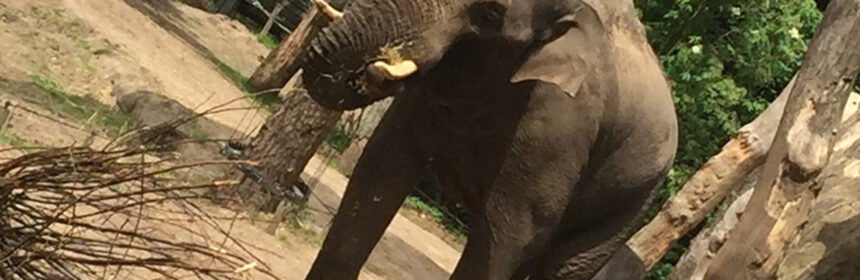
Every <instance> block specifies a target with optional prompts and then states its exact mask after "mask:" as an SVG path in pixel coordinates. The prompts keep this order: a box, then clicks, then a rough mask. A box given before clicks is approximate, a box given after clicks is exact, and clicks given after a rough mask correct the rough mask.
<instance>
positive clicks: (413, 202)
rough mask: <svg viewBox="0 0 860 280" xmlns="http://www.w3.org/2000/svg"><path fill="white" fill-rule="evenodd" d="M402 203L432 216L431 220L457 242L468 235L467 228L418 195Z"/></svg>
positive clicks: (463, 240)
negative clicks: (443, 228) (442, 227)
mask: <svg viewBox="0 0 860 280" xmlns="http://www.w3.org/2000/svg"><path fill="white" fill-rule="evenodd" d="M403 205H404V206H406V207H409V208H412V209H415V210H417V211H419V212H423V213H425V214H427V215H428V216H430V217H432V218H433V221H435V222H436V223H438V224H440V225H442V226H444V227H445V229H447V230H448V232H450V233H451V234H452V235H454V237H455V238H456V239H457V241H459V242H465V240H466V238H467V236H468V234H469V233H468V229H466V228H462V226H460V225H459V224H457V223H456V222H453V221H451V219H450V218H448V217H447V216H446V215H445V213H444V212H442V210H439V208H436V207H434V206H433V205H430V204H427V203H426V202H424V201H423V200H421V199H420V198H418V197H415V196H410V197H407V198H406V201H404V202H403Z"/></svg>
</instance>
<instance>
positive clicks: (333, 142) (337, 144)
mask: <svg viewBox="0 0 860 280" xmlns="http://www.w3.org/2000/svg"><path fill="white" fill-rule="evenodd" d="M353 137H354V135H351V134H349V133H348V132H347V131H346V128H345V127H344V126H343V125H342V124H338V125H337V126H336V127H335V129H334V130H332V131H331V132H329V134H328V135H327V136H326V137H325V143H326V144H327V145H329V147H332V149H335V150H336V151H337V152H338V153H343V151H344V150H346V148H347V147H349V144H350V143H351V142H352V138H353Z"/></svg>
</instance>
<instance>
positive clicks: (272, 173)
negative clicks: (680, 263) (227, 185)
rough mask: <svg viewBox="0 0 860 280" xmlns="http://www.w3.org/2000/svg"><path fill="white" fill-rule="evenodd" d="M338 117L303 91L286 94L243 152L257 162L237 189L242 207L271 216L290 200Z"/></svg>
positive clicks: (337, 113) (335, 112) (338, 114)
mask: <svg viewBox="0 0 860 280" xmlns="http://www.w3.org/2000/svg"><path fill="white" fill-rule="evenodd" d="M340 115H341V112H340V111H332V110H328V109H325V108H323V107H321V106H319V105H318V104H317V103H316V102H314V101H313V99H311V97H310V96H309V95H308V94H307V92H305V91H304V90H296V92H294V93H292V94H288V95H287V96H286V101H284V104H283V105H282V106H280V107H279V108H278V110H277V111H276V112H275V113H274V114H272V115H271V116H270V117H269V118H268V119H267V120H266V122H265V123H264V124H263V126H262V128H260V132H259V133H258V134H257V136H255V137H254V138H253V139H252V140H251V143H250V145H249V146H248V148H247V151H246V152H245V155H246V158H247V159H248V160H251V161H255V162H257V166H256V167H250V168H251V169H252V171H251V172H252V174H251V176H246V178H245V180H243V182H242V183H241V184H240V185H239V193H240V195H241V197H242V198H243V200H244V202H245V204H246V205H247V206H251V207H254V208H256V209H262V210H264V211H269V212H270V211H272V210H274V209H273V208H274V207H276V206H277V205H278V203H279V202H280V201H281V200H283V198H289V197H292V195H290V192H291V191H292V188H293V186H294V184H295V183H296V181H297V180H298V179H299V175H301V173H302V171H303V170H304V168H305V165H307V163H308V161H309V160H310V159H311V157H313V155H314V153H315V152H316V150H317V148H318V147H319V145H320V144H322V142H323V140H324V139H325V137H326V135H327V133H328V132H329V131H331V128H332V127H334V125H335V123H336V122H337V120H338V119H340ZM260 187H262V189H263V190H264V191H260Z"/></svg>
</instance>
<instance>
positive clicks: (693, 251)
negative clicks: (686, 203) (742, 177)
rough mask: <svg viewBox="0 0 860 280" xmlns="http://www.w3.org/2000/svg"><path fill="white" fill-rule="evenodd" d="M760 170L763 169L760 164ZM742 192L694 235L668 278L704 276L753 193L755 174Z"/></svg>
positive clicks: (689, 279)
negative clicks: (711, 221)
mask: <svg viewBox="0 0 860 280" xmlns="http://www.w3.org/2000/svg"><path fill="white" fill-rule="evenodd" d="M759 170H761V169H760V168H759ZM760 173H761V172H754V173H753V174H750V177H757V176H758V174H760ZM749 179H752V180H751V181H750V182H749V184H745V185H744V188H742V189H741V190H739V191H740V192H739V194H738V195H736V196H734V197H729V198H727V201H726V202H727V203H726V204H725V207H723V209H721V210H720V211H717V213H715V216H716V217H717V218H715V220H714V221H713V223H711V224H710V225H709V226H708V227H707V228H705V229H703V230H702V232H701V233H699V235H697V236H696V237H695V238H693V241H692V242H690V246H689V247H687V252H686V253H684V255H683V256H681V259H680V260H678V263H677V264H675V269H674V270H672V273H671V274H669V277H668V278H667V279H668V280H704V279H705V278H704V277H705V272H706V271H707V269H708V266H709V264H710V263H711V261H713V259H714V255H716V253H717V252H718V251H719V250H720V248H721V247H722V245H723V244H724V243H725V242H726V238H728V233H729V231H731V230H732V229H733V228H735V225H737V223H738V218H739V217H740V215H741V214H743V212H744V208H746V206H747V203H748V202H749V199H750V196H752V192H753V188H752V187H753V185H754V184H755V178H749Z"/></svg>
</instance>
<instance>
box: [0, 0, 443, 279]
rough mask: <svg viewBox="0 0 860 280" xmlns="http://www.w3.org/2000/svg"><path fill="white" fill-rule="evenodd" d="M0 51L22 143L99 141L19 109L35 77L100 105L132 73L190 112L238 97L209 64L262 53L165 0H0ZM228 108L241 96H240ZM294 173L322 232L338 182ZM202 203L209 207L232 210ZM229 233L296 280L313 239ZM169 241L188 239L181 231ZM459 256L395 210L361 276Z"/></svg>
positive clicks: (244, 118) (75, 126)
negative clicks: (308, 193) (308, 190)
mask: <svg viewBox="0 0 860 280" xmlns="http://www.w3.org/2000/svg"><path fill="white" fill-rule="evenodd" d="M0 50H2V51H0V98H2V101H4V102H5V101H12V102H14V104H18V105H20V106H24V107H26V108H27V110H24V109H14V108H13V109H11V110H10V111H9V112H10V115H12V117H11V118H7V119H8V120H9V121H8V123H7V124H5V125H4V126H5V127H6V128H7V129H8V132H9V133H12V134H14V135H15V136H16V137H20V138H21V139H22V140H23V141H26V142H28V143H38V144H40V145H51V146H62V145H69V144H71V143H82V142H93V143H94V144H96V145H98V144H99V143H103V142H104V141H107V140H106V138H104V137H100V136H93V133H92V132H91V131H90V130H91V129H90V127H88V126H86V125H82V124H80V123H79V122H76V121H75V120H62V119H59V118H57V117H56V116H55V115H53V114H52V112H51V110H50V109H48V108H40V107H38V106H29V107H27V106H28V105H27V104H28V103H27V100H28V99H29V97H31V96H35V95H39V94H44V93H42V92H41V90H40V89H39V88H38V87H34V85H33V83H32V82H31V80H32V79H33V77H34V76H39V77H47V78H49V79H51V80H53V81H55V82H56V83H57V85H58V86H60V87H62V88H63V89H64V90H65V91H66V92H67V93H68V94H70V95H80V96H90V97H93V98H95V99H97V100H99V101H101V102H103V103H105V104H106V105H108V106H114V104H115V100H114V96H113V94H114V93H115V92H116V91H117V90H118V89H117V87H118V86H119V85H118V83H119V82H122V81H126V80H128V79H131V80H134V82H135V83H138V84H139V85H138V86H141V87H144V88H147V89H151V90H153V91H156V92H159V93H162V94H164V95H165V96H167V97H169V98H171V99H174V100H176V101H178V102H179V103H181V104H182V105H184V106H185V107H187V108H192V109H194V110H196V111H198V112H199V111H203V110H206V109H208V108H210V107H212V106H216V105H220V104H223V103H226V102H228V101H231V100H235V99H241V98H242V97H243V96H245V94H244V93H243V92H241V91H240V90H238V89H237V88H236V86H235V85H234V84H233V83H231V81H229V80H228V79H226V78H225V77H224V76H223V75H222V74H221V73H220V72H219V71H218V69H217V68H216V66H215V64H214V63H213V61H216V60H217V61H221V62H223V63H225V64H227V65H230V66H231V67H233V68H234V69H236V70H238V71H239V72H241V73H243V74H245V75H250V74H251V73H252V72H253V70H254V69H255V67H256V66H257V64H258V63H259V59H260V57H261V56H264V55H265V54H266V53H267V52H268V50H266V49H265V48H264V47H263V46H262V45H261V44H259V43H257V42H256V39H255V38H254V36H253V34H252V33H250V32H249V31H248V30H247V29H246V28H245V27H244V26H242V25H241V24H239V23H237V22H235V21H233V20H230V19H228V18H225V17H223V16H220V15H212V14H208V13H205V12H202V11H199V10H196V9H193V8H190V7H187V6H184V5H181V4H177V3H175V2H172V1H167V0H147V1H143V0H99V1H93V0H31V1H18V0H0ZM120 84H121V83H120ZM230 106H232V107H234V108H243V107H251V106H252V104H251V102H249V101H246V100H239V101H237V102H234V103H231V105H230ZM211 119H212V120H214V121H216V122H218V123H220V124H222V125H225V126H228V127H231V128H234V129H236V130H239V131H242V132H243V133H245V134H246V135H245V136H247V135H250V134H253V133H254V131H255V130H256V128H257V126H259V124H260V123H261V122H262V120H264V116H262V115H261V114H260V113H259V112H258V111H254V110H235V111H228V112H225V113H220V114H217V115H214V116H211ZM11 154H14V153H11ZM9 155H10V153H8V152H6V153H3V154H2V156H9ZM302 176H303V178H304V179H305V180H306V181H307V182H308V183H309V184H312V185H313V186H314V188H315V194H316V195H315V196H314V197H313V198H311V201H310V205H309V207H310V208H311V212H312V215H311V218H310V219H309V221H308V224H309V225H308V227H309V228H311V229H319V230H322V229H325V228H326V227H327V226H328V222H329V220H330V219H331V211H332V209H336V207H337V204H338V203H339V200H340V197H341V195H342V194H343V191H344V188H345V185H346V182H347V179H346V178H345V177H344V176H342V175H341V174H339V173H338V172H336V171H335V170H334V169H331V168H328V167H327V166H326V165H325V164H323V163H322V161H321V160H319V159H317V158H314V159H313V160H312V161H311V163H310V164H309V165H308V167H307V169H306V170H305V172H304V174H303V175H302ZM207 207H209V208H207V209H209V211H211V213H219V214H222V216H230V215H233V213H232V212H230V211H228V210H226V209H222V208H217V207H215V206H211V205H208V206H207ZM161 230H162V231H163V232H168V233H169V232H170V229H167V228H163V229H161ZM230 232H231V235H232V236H234V237H235V238H237V239H239V240H242V241H244V242H249V243H250V244H252V245H253V248H256V249H253V250H252V251H253V252H254V253H255V254H256V255H258V256H259V257H260V258H261V262H262V263H265V264H266V265H267V266H268V267H270V268H271V270H272V271H273V272H274V273H275V274H276V276H278V277H279V278H280V279H302V278H303V276H304V275H305V273H306V272H307V270H308V269H309V266H310V264H311V262H312V261H313V259H314V257H315V256H316V253H317V250H318V246H319V241H318V240H319V236H317V237H316V239H317V240H313V238H310V239H311V240H308V239H309V238H304V237H302V236H300V235H301V234H299V233H296V232H294V230H293V229H291V228H288V227H286V226H284V227H283V228H282V229H280V230H279V232H278V234H276V235H274V236H273V235H268V234H266V233H264V232H263V231H262V230H261V226H260V225H259V224H254V223H252V222H250V221H248V220H241V221H238V222H236V223H235V224H234V225H233V226H232V230H231V231H230ZM174 238H177V239H183V238H188V239H189V240H193V239H194V237H193V236H183V235H181V234H177V235H176V236H175V237H174ZM198 241H199V240H198ZM458 258H459V252H458V251H457V250H455V249H452V248H451V247H450V246H448V245H447V244H446V243H445V242H443V241H442V240H441V239H439V238H438V237H437V236H435V235H433V234H431V233H429V232H427V231H425V230H424V229H422V228H421V227H419V226H417V225H416V224H414V223H413V222H411V221H410V220H408V219H406V218H404V217H403V216H402V215H397V216H396V217H395V219H394V221H393V222H392V224H391V226H390V227H389V229H388V231H387V232H386V234H385V236H384V237H383V239H382V241H381V242H380V243H379V244H378V245H377V248H376V249H375V250H374V252H373V254H372V255H371V257H370V260H369V261H368V263H367V265H365V268H364V271H363V274H362V279H398V280H399V279H419V280H425V279H426V280H433V279H447V276H448V275H449V274H450V272H451V271H452V270H453V269H454V266H455V265H456V262H457V260H458ZM119 279H122V278H119ZM249 279H258V278H257V277H253V276H252V277H250V278H249ZM260 279H262V278H260Z"/></svg>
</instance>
